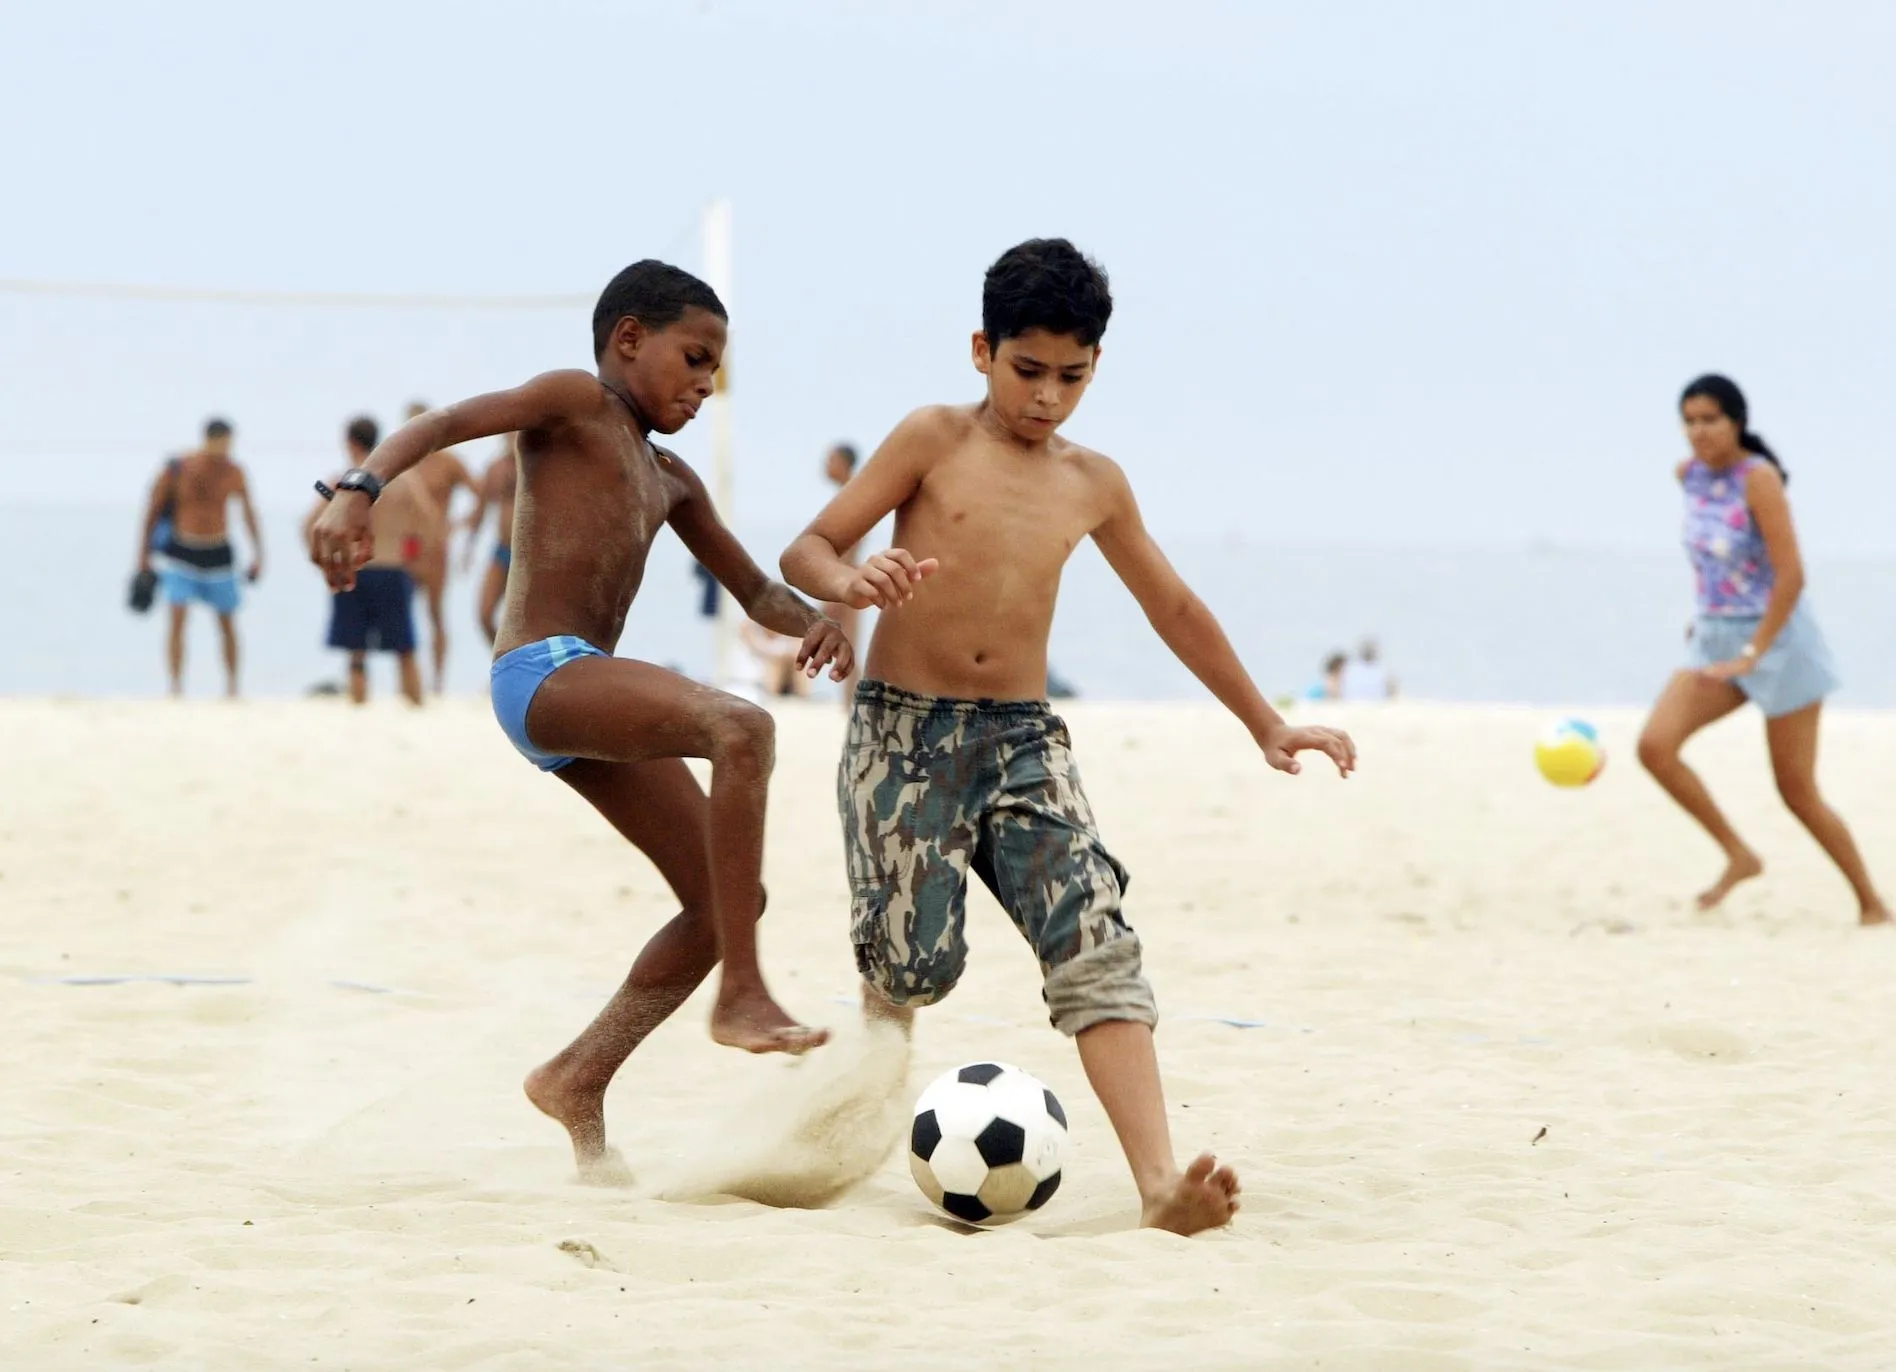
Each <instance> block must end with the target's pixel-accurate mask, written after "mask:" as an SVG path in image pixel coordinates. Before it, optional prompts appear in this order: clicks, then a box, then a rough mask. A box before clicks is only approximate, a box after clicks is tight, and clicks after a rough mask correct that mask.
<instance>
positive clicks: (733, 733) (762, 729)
mask: <svg viewBox="0 0 1896 1372" xmlns="http://www.w3.org/2000/svg"><path fill="white" fill-rule="evenodd" d="M711 746H712V753H711V762H712V764H713V765H714V766H723V765H730V766H736V767H741V768H744V769H746V770H749V771H756V772H768V771H769V770H770V769H771V766H772V765H773V764H774V763H775V761H776V758H777V722H776V721H775V720H773V719H772V718H771V717H770V712H769V711H768V710H762V709H759V708H758V707H757V706H755V705H752V704H749V703H748V702H746V701H742V700H733V701H731V702H730V704H728V705H725V706H723V707H722V708H721V709H720V710H719V713H718V718H717V720H716V722H715V723H714V725H713V726H712V731H711Z"/></svg>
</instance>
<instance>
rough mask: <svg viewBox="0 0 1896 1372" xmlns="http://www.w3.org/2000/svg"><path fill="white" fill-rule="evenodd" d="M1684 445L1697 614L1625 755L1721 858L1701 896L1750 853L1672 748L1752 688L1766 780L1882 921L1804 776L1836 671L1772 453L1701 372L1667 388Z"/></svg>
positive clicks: (1717, 893) (1742, 867)
mask: <svg viewBox="0 0 1896 1372" xmlns="http://www.w3.org/2000/svg"><path fill="white" fill-rule="evenodd" d="M1679 413H1680V415H1681V417H1682V418H1683V419H1684V421H1685V435H1686V438H1687V439H1688V440H1689V441H1690V442H1691V445H1692V456H1691V457H1689V458H1687V459H1685V461H1683V462H1681V463H1680V464H1679V466H1678V471H1677V475H1678V479H1679V482H1680V484H1681V485H1682V486H1683V487H1684V488H1685V549H1686V554H1687V556H1688V557H1689V558H1690V559H1691V562H1692V566H1693V570H1694V572H1695V573H1696V584H1697V592H1698V618H1697V620H1696V621H1694V623H1693V626H1692V634H1691V638H1690V640H1689V646H1688V648H1687V651H1686V663H1685V666H1683V667H1682V668H1680V669H1679V670H1678V671H1676V672H1674V673H1673V674H1672V679H1671V680H1670V681H1668V682H1667V683H1666V687H1665V690H1664V691H1663V692H1661V693H1660V696H1659V700H1658V703H1657V704H1655V705H1654V706H1653V707H1652V714H1651V716H1650V717H1649V718H1648V719H1647V720H1646V727H1645V729H1644V730H1643V731H1642V732H1641V733H1640V736H1639V760H1640V762H1641V763H1643V764H1644V765H1645V768H1646V770H1647V771H1648V772H1650V773H1652V776H1653V779H1654V780H1656V781H1657V782H1658V783H1659V784H1660V785H1661V786H1663V787H1665V790H1666V794H1667V795H1669V796H1671V797H1672V798H1673V799H1674V800H1676V801H1677V802H1678V803H1679V806H1680V808H1681V809H1683V810H1684V811H1685V812H1686V813H1687V814H1688V815H1690V816H1692V818H1693V819H1695V820H1697V821H1698V822H1699V824H1700V825H1701V826H1702V827H1703V828H1704V829H1705V832H1706V833H1708V834H1710V835H1711V836H1712V839H1713V841H1714V842H1716V843H1717V844H1718V846H1719V847H1720V848H1722V849H1724V851H1725V871H1724V873H1723V874H1722V875H1721V876H1720V877H1719V878H1718V880H1717V881H1715V882H1713V883H1712V884H1711V885H1710V886H1709V887H1707V888H1706V889H1705V890H1704V891H1702V892H1700V893H1699V897H1698V907H1699V909H1701V910H1709V909H1711V908H1712V907H1713V906H1715V905H1717V904H1718V903H1719V902H1720V901H1722V900H1724V899H1725V897H1726V896H1728V895H1730V894H1731V891H1732V888H1733V887H1735V886H1737V885H1738V883H1740V882H1742V881H1748V880H1750V879H1751V878H1752V877H1755V876H1757V875H1759V874H1760V873H1762V872H1763V871H1764V863H1763V862H1762V861H1761V860H1760V859H1759V857H1758V855H1757V854H1756V853H1755V852H1753V851H1752V849H1751V847H1750V846H1749V845H1748V844H1746V843H1745V841H1744V840H1743V839H1741V838H1739V837H1738V831H1737V830H1735V829H1733V828H1732V827H1731V822H1730V821H1729V820H1727V819H1726V818H1725V815H1724V812H1723V811H1721V810H1720V809H1719V808H1718V806H1717V804H1716V803H1715V802H1714V801H1713V800H1712V797H1711V793H1710V792H1709V791H1707V790H1706V789H1705V783H1704V782H1702V781H1700V780H1699V778H1698V774H1697V773H1696V772H1694V771H1693V770H1692V769H1691V768H1690V767H1688V766H1686V765H1685V762H1684V760H1683V759H1682V758H1681V757H1680V756H1679V752H1680V750H1681V749H1682V748H1683V747H1684V746H1685V741H1686V740H1687V739H1689V738H1691V737H1692V735H1693V734H1695V733H1697V732H1698V731H1699V730H1700V729H1703V728H1704V727H1705V726H1706V725H1708V724H1711V723H1714V722H1715V721H1717V720H1720V719H1723V718H1724V717H1725V716H1726V715H1728V714H1730V713H1731V712H1732V711H1734V710H1736V709H1737V708H1738V707H1739V706H1741V705H1743V704H1744V703H1745V702H1746V701H1747V700H1749V701H1752V702H1754V703H1755V704H1756V705H1757V706H1758V708H1759V709H1760V710H1761V711H1763V712H1764V736H1765V741H1766V743H1767V744H1768V745H1769V747H1770V750H1771V770H1772V772H1773V773H1774V774H1775V776H1776V777H1777V787H1778V794H1779V795H1780V796H1782V797H1783V798H1784V803H1785V804H1786V805H1787V806H1789V807H1790V811H1791V813H1792V814H1794V815H1796V816H1797V818H1798V822H1799V823H1801V824H1802V825H1803V826H1804V827H1805V828H1806V829H1808V830H1809V831H1810V833H1811V836H1812V837H1813V838H1815V839H1816V840H1817V842H1818V843H1819V844H1820V845H1822V847H1823V850H1824V852H1825V853H1827V854H1829V856H1830V860H1831V861H1832V862H1834V863H1836V864H1837V870H1838V871H1840V872H1842V873H1843V876H1844V879H1845V880H1846V881H1848V882H1849V883H1850V889H1851V890H1852V891H1854V892H1855V893H1856V898H1857V909H1858V919H1859V920H1860V921H1861V922H1862V923H1864V924H1886V923H1888V922H1889V907H1888V906H1886V905H1884V904H1883V898H1882V897H1881V896H1880V895H1878V894H1877V891H1876V888H1875V887H1874V886H1873V885H1871V883H1870V874H1869V870H1868V868H1866V867H1865V866H1864V863H1863V855H1862V854H1861V853H1860V852H1858V851H1857V846H1856V840H1855V839H1853V838H1852V837H1851V836H1850V830H1849V828H1848V826H1846V825H1845V824H1844V822H1843V818H1842V816H1840V815H1838V814H1837V812H1836V811H1835V810H1833V809H1831V808H1830V806H1829V805H1828V804H1826V803H1825V802H1824V798H1823V796H1822V795H1821V794H1820V793H1819V792H1818V790H1817V726H1818V721H1819V719H1820V718H1821V717H1822V714H1823V708H1824V697H1825V696H1827V695H1829V694H1830V693H1831V692H1832V691H1834V690H1836V688H1837V672H1836V668H1835V666H1834V665H1833V664H1832V663H1831V660H1830V649H1829V647H1828V646H1827V645H1826V644H1825V642H1824V636H1823V631H1822V630H1821V629H1819V628H1818V627H1817V620H1816V617H1815V616H1814V615H1812V614H1811V612H1810V608H1809V606H1808V605H1807V604H1806V603H1805V598H1804V581H1805V577H1804V560H1803V555H1802V553H1801V552H1800V550H1799V548H1798V542H1797V531H1796V529H1795V528H1794V527H1793V525H1792V523H1791V507H1790V502H1789V501H1788V500H1786V499H1785V496H1784V488H1785V485H1786V483H1787V478H1786V476H1785V474H1784V468H1783V466H1782V464H1780V463H1779V462H1778V459H1777V456H1776V454H1774V453H1773V452H1772V451H1771V449H1770V448H1769V447H1767V446H1766V445H1765V442H1764V440H1763V439H1761V438H1759V437H1758V436H1757V435H1756V434H1754V433H1752V432H1751V430H1750V428H1749V427H1747V425H1748V422H1749V417H1750V410H1749V407H1748V406H1747V405H1746V404H1745V397H1744V393H1743V392H1742V391H1740V390H1739V389H1738V387H1737V386H1736V385H1735V384H1733V383H1732V382H1731V381H1730V380H1728V379H1727V378H1725V377H1722V376H1715V375H1708V376H1701V377H1700V378H1698V380H1696V381H1694V382H1693V383H1692V384H1691V385H1689V386H1687V387H1686V388H1685V393H1684V395H1682V396H1681V397H1680V399H1679Z"/></svg>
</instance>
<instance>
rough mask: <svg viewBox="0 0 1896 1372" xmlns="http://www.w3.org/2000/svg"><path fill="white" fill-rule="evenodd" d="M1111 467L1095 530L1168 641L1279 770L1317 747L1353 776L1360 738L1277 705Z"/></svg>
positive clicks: (1122, 475) (1290, 767) (1123, 477)
mask: <svg viewBox="0 0 1896 1372" xmlns="http://www.w3.org/2000/svg"><path fill="white" fill-rule="evenodd" d="M1102 460H1103V459H1102ZM1105 472H1106V480H1107V481H1108V483H1109V487H1108V493H1107V494H1108V510H1109V513H1108V514H1107V516H1106V518H1105V520H1104V521H1103V522H1102V523H1101V524H1100V525H1099V527H1097V528H1096V529H1094V530H1093V541H1094V543H1096V544H1098V545H1099V550H1100V552H1101V553H1102V554H1104V555H1105V558H1106V561H1107V563H1108V564H1109V565H1110V566H1111V567H1112V569H1113V571H1114V572H1115V573H1116V574H1117V575H1118V577H1119V579H1120V580H1121V581H1122V582H1124V583H1125V586H1126V589H1127V590H1129V591H1131V592H1132V595H1133V599H1135V600H1137V601H1138V602H1139V608H1140V609H1142V610H1144V611H1145V616H1146V619H1147V620H1149V621H1150V622H1151V624H1152V627H1153V628H1154V629H1155V630H1157V631H1158V635H1159V637H1160V638H1161V639H1163V640H1164V642H1165V646H1166V647H1168V648H1170V649H1171V650H1172V653H1173V655H1174V656H1176V657H1177V658H1178V660H1179V661H1180V662H1182V663H1184V664H1185V665H1186V666H1187V667H1189V668H1191V672H1192V675H1193V676H1195V677H1197V678H1198V679H1199V680H1200V681H1202V682H1204V683H1205V686H1206V687H1207V688H1208V689H1209V690H1210V691H1211V693H1212V694H1213V695H1214V696H1216V697H1217V698H1218V700H1219V703H1220V704H1222V705H1223V706H1224V707H1225V708H1226V709H1227V710H1229V711H1231V713H1232V714H1234V715H1236V716H1237V717H1238V719H1239V721H1240V722H1241V723H1242V724H1243V725H1244V727H1245V728H1246V729H1248V730H1250V733H1251V737H1252V738H1253V739H1255V740H1256V741H1257V746H1258V747H1259V748H1262V749H1263V750H1264V759H1265V761H1267V762H1269V763H1270V765H1271V766H1273V767H1275V768H1276V769H1277V770H1278V771H1280V772H1290V773H1293V774H1294V773H1296V772H1299V771H1301V770H1302V768H1301V767H1300V766H1299V765H1298V762H1297V756H1296V755H1297V754H1298V753H1300V752H1309V751H1314V752H1320V753H1323V754H1325V755H1326V756H1328V757H1329V758H1330V760H1331V761H1332V762H1334V763H1336V768H1337V771H1339V772H1341V773H1342V774H1343V775H1344V776H1348V775H1349V774H1350V773H1351V772H1352V771H1353V770H1355V767H1356V745H1355V744H1354V743H1352V742H1351V741H1350V736H1349V735H1348V734H1346V733H1344V732H1343V731H1342V730H1340V729H1324V728H1292V727H1291V726H1290V725H1288V724H1286V723H1285V722H1284V717H1283V716H1282V715H1280V714H1278V713H1277V711H1275V710H1273V709H1272V708H1271V706H1270V702H1269V701H1267V700H1265V699H1264V697H1263V695H1262V693H1260V692H1259V691H1258V689H1257V685H1256V683H1255V682H1253V681H1252V680H1251V674H1250V673H1249V672H1247V671H1245V670H1244V664H1243V663H1242V662H1240V661H1238V655H1237V653H1236V652H1234V651H1233V650H1232V647H1231V641H1230V640H1229V639H1227V638H1226V637H1225V633H1224V629H1223V628H1222V627H1220V626H1219V623H1218V620H1217V617H1216V616H1214V615H1213V614H1212V612H1211V611H1210V610H1209V609H1208V608H1206V605H1205V602H1204V601H1202V600H1200V599H1199V598H1198V596H1197V595H1196V594H1194V593H1193V591H1192V588H1191V587H1190V586H1187V585H1186V584H1185V579H1184V578H1183V577H1181V576H1180V575H1179V574H1178V572H1177V571H1176V570H1175V569H1174V568H1173V566H1172V564H1171V562H1170V561H1169V560H1167V558H1166V556H1165V554H1164V553H1163V552H1162V551H1160V549H1159V545H1158V544H1157V543H1155V542H1153V541H1152V535H1151V534H1149V533H1147V532H1146V527H1145V520H1144V519H1143V518H1141V516H1140V514H1139V504H1138V502H1137V501H1136V500H1134V499H1133V495H1132V485H1131V483H1130V482H1128V481H1127V480H1126V474H1125V473H1124V472H1123V471H1121V470H1120V469H1119V467H1118V466H1117V465H1116V464H1114V463H1111V462H1107V463H1106V464H1105Z"/></svg>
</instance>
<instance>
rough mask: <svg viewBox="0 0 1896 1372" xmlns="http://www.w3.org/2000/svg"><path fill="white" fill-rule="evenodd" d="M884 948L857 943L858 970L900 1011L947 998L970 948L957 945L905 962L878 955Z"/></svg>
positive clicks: (881, 995)
mask: <svg viewBox="0 0 1896 1372" xmlns="http://www.w3.org/2000/svg"><path fill="white" fill-rule="evenodd" d="M881 951H882V950H879V949H877V948H875V947H872V946H868V945H864V944H860V943H859V944H857V945H856V970H857V971H858V972H860V973H861V974H862V979H863V981H864V982H865V983H866V984H867V985H868V987H869V988H870V989H871V990H872V991H874V992H875V994H876V995H878V996H880V997H881V998H882V999H883V1000H884V1001H886V1002H887V1003H888V1004H889V1005H891V1006H893V1007H894V1008H895V1009H897V1010H913V1009H915V1008H916V1007H918V1006H923V1005H933V1004H935V1003H936V1002H937V1001H940V1000H945V999H946V998H947V996H948V993H949V992H950V991H952V990H954V989H955V987H956V985H958V984H959V983H960V981H961V974H962V973H963V972H965V971H966V970H967V967H968V955H967V950H966V949H965V948H963V947H961V946H959V945H958V944H957V946H955V947H952V948H947V949H942V950H939V951H937V952H935V953H933V954H932V955H930V956H927V957H911V958H909V959H906V960H904V961H902V962H895V961H892V960H890V959H888V958H886V957H882V956H879V955H878V954H879V953H880V952H881Z"/></svg>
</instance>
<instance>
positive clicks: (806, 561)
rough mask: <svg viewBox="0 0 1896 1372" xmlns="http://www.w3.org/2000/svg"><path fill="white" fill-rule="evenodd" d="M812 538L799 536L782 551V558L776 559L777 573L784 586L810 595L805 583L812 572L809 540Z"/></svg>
mask: <svg viewBox="0 0 1896 1372" xmlns="http://www.w3.org/2000/svg"><path fill="white" fill-rule="evenodd" d="M814 537H815V535H814V534H799V535H798V536H797V537H796V538H795V539H794V540H793V541H792V542H791V544H790V546H789V547H788V548H785V549H784V550H783V556H782V557H780V558H778V559H777V572H778V574H779V575H780V576H782V577H783V579H784V584H785V585H788V586H792V587H794V588H795V589H797V590H799V591H803V592H805V593H806V594H811V592H810V590H809V587H808V585H807V584H806V583H807V582H808V581H809V577H810V573H811V571H812V567H811V557H810V551H811V550H810V540H811V539H812V538H814Z"/></svg>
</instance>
